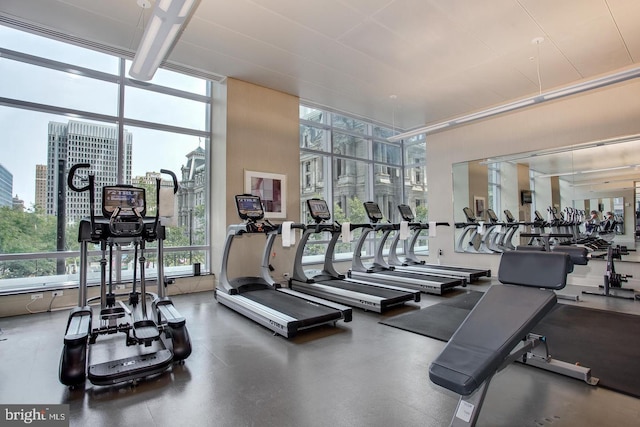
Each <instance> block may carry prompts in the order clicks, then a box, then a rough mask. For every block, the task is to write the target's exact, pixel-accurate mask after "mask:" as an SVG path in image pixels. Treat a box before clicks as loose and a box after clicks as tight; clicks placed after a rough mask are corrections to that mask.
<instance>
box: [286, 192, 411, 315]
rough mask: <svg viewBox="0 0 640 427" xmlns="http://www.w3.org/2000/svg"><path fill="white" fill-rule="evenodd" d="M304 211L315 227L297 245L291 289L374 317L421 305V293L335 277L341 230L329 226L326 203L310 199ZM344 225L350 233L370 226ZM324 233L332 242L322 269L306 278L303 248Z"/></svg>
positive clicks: (336, 274) (337, 227) (334, 225)
mask: <svg viewBox="0 0 640 427" xmlns="http://www.w3.org/2000/svg"><path fill="white" fill-rule="evenodd" d="M307 207H308V208H309V214H310V215H311V218H313V220H314V221H315V224H310V225H308V226H307V227H306V230H305V231H304V233H303V234H302V238H301V240H300V242H299V243H298V248H297V251H296V256H295V261H294V266H293V275H292V278H291V280H290V281H289V286H290V287H291V289H294V290H298V291H300V292H304V293H307V294H311V295H314V296H317V297H321V298H325V299H328V300H330V301H335V302H339V303H342V304H346V305H349V306H351V307H358V308H362V309H364V310H369V311H375V312H377V313H382V312H383V311H385V310H386V309H388V308H389V307H393V306H396V305H401V304H404V303H405V302H407V301H416V302H417V301H420V291H415V290H411V289H407V288H401V287H396V286H389V285H384V284H379V283H364V282H361V281H357V280H352V279H347V278H345V276H344V275H343V274H340V273H338V271H336V269H335V267H334V265H333V256H334V253H335V246H336V243H337V242H338V240H339V238H340V236H341V235H342V226H341V225H340V224H337V223H332V222H329V221H330V220H331V212H329V207H328V206H327V202H326V201H325V200H321V199H315V198H314V199H309V200H307ZM344 225H345V226H348V227H349V231H353V230H354V229H356V228H360V227H369V226H370V225H369V224H361V225H356V224H346V223H345V224H344ZM323 232H328V233H331V239H330V240H329V243H328V244H327V249H326V252H325V256H324V268H323V270H322V271H321V272H320V273H318V274H316V275H314V276H313V277H308V276H307V273H306V272H305V270H304V267H303V265H302V257H303V255H304V251H305V247H306V244H307V242H308V241H309V238H310V237H311V236H312V235H315V234H319V233H323Z"/></svg>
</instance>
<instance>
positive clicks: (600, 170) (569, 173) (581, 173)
mask: <svg viewBox="0 0 640 427" xmlns="http://www.w3.org/2000/svg"><path fill="white" fill-rule="evenodd" d="M635 167H636V165H628V166H614V167H611V168H603V169H590V170H586V171H575V172H563V173H550V174H543V175H537V176H535V177H534V178H535V179H537V178H551V177H554V176H567V175H584V174H589V173H598V172H610V171H617V170H622V169H631V168H635Z"/></svg>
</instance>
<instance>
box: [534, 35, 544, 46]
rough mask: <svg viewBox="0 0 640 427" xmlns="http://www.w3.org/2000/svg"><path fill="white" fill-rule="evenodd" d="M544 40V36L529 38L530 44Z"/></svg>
mask: <svg viewBox="0 0 640 427" xmlns="http://www.w3.org/2000/svg"><path fill="white" fill-rule="evenodd" d="M543 41H544V37H535V38H533V39H531V44H540V43H542V42H543Z"/></svg>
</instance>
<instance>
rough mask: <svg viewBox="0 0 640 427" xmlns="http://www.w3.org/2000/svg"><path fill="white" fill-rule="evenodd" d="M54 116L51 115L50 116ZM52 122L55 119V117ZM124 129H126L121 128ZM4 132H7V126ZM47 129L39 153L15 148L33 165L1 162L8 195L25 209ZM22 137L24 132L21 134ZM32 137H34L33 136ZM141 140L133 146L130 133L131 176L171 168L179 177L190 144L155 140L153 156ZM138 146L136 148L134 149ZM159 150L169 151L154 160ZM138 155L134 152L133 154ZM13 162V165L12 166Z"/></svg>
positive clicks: (23, 146)
mask: <svg viewBox="0 0 640 427" xmlns="http://www.w3.org/2000/svg"><path fill="white" fill-rule="evenodd" d="M52 117H55V116H52ZM52 121H59V118H57V119H56V120H52ZM87 123H93V122H91V121H87ZM125 129H126V128H125ZM7 131H11V130H10V129H7ZM22 133H23V134H24V133H27V134H29V135H35V134H36V132H33V130H29V129H25V130H23V132H22ZM47 135H48V131H47V128H46V127H45V129H44V135H43V137H42V141H44V143H43V144H42V145H43V148H42V153H39V152H38V150H33V149H29V146H28V144H18V146H17V147H16V150H17V151H18V152H22V153H23V154H24V157H23V156H18V157H17V158H18V159H19V160H23V159H24V160H25V161H24V163H27V162H28V161H27V160H26V159H28V158H29V157H30V156H28V155H27V153H29V154H30V155H31V156H36V157H37V158H38V159H40V161H39V162H36V163H35V164H33V163H31V162H28V163H29V165H28V166H27V165H25V166H26V168H27V169H23V168H21V166H22V165H23V162H22V161H20V162H18V163H17V164H16V163H11V164H4V163H3V165H4V167H5V168H6V169H7V170H8V171H9V172H10V173H11V174H12V175H13V186H12V191H11V195H12V197H16V196H17V197H18V198H19V199H21V200H24V205H25V208H26V209H31V208H32V207H33V206H34V205H35V203H36V200H35V198H36V176H37V168H38V166H39V165H45V166H46V164H47V150H46V141H47ZM23 136H24V135H23ZM34 138H35V137H34ZM141 145H143V143H142V142H141V143H139V144H138V147H136V139H135V135H133V140H132V173H131V176H132V177H138V176H145V175H146V174H147V173H149V172H160V169H169V170H171V171H173V172H174V173H175V174H176V175H177V176H180V169H181V167H182V166H184V165H186V164H187V161H188V160H187V157H186V156H187V154H188V153H190V152H191V151H193V149H194V148H193V147H190V148H187V146H186V145H185V146H184V150H183V149H181V148H178V147H176V145H175V144H174V143H173V142H171V141H158V142H157V143H156V146H157V147H159V148H160V149H159V150H154V153H153V154H154V155H153V156H145V155H144V149H141V148H140V146H141ZM136 148H138V150H136ZM160 152H166V153H170V154H168V155H167V156H163V160H162V161H160V162H159V161H158V158H157V157H158V156H157V154H158V153H160ZM136 154H138V155H136ZM14 165H15V166H14Z"/></svg>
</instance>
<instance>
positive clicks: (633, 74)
mask: <svg viewBox="0 0 640 427" xmlns="http://www.w3.org/2000/svg"><path fill="white" fill-rule="evenodd" d="M637 77H640V67H635V68H630V69H628V70H625V71H620V72H617V73H613V74H609V75H607V76H604V77H599V78H596V79H593V80H588V81H584V82H581V83H578V84H574V85H571V86H567V87H563V88H560V89H556V90H551V91H548V92H545V93H540V94H538V95H535V96H532V97H529V98H524V99H520V100H517V101H514V102H509V103H507V104H503V105H499V106H496V107H492V108H488V109H486V110H482V111H478V112H476V113H472V114H467V115H464V116H460V117H456V118H453V119H451V120H448V121H445V122H440V123H435V124H432V125H427V126H422V127H419V128H416V129H412V130H409V131H407V132H403V133H399V134H397V135H394V136H392V137H389V138H387V140H388V141H390V142H398V141H400V140H402V139H408V138H411V137H414V136H417V135H421V134H428V133H430V132H434V131H436V130H439V129H443V128H446V127H453V126H457V125H460V124H463V123H468V122H472V121H475V120H480V119H483V118H486V117H491V116H496V115H498V114H502V113H507V112H512V111H515V110H518V109H520V108H524V107H527V106H529V105H533V104H540V103H543V102H546V101H550V100H554V99H559V98H563V97H565V96H570V95H576V94H578V93H582V92H586V91H590V90H594V89H599V88H602V87H605V86H609V85H612V84H615V83H621V82H624V81H626V80H631V79H635V78H637Z"/></svg>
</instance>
